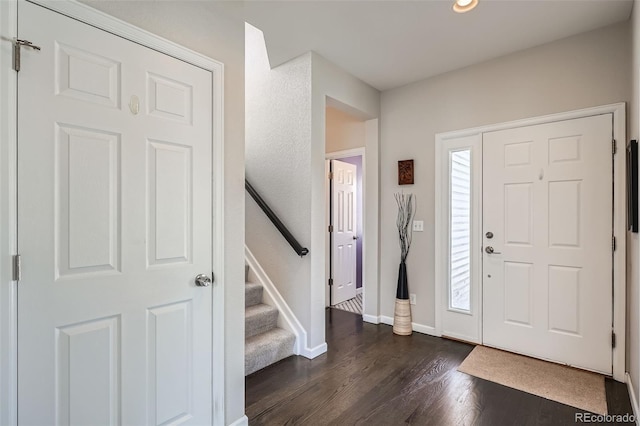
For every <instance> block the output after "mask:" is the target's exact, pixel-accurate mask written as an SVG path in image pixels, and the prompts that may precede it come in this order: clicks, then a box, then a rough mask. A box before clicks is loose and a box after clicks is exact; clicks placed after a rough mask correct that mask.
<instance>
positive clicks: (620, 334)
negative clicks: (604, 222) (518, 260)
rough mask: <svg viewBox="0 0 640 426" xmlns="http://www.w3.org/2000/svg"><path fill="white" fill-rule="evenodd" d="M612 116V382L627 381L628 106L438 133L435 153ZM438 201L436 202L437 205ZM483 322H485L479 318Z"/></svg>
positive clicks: (438, 294)
mask: <svg viewBox="0 0 640 426" xmlns="http://www.w3.org/2000/svg"><path fill="white" fill-rule="evenodd" d="M602 114H612V115H613V138H614V139H615V140H616V141H617V143H618V145H619V146H618V150H617V153H616V155H615V157H614V174H613V179H614V191H613V204H614V215H613V232H614V235H615V237H616V242H617V250H616V251H615V252H614V253H613V332H614V333H615V334H616V347H615V348H613V349H612V355H613V378H614V379H615V380H617V381H620V382H624V380H625V361H626V354H625V351H626V323H625V321H626V234H627V231H626V207H625V205H626V186H625V183H626V175H625V168H626V158H625V155H624V152H625V151H624V146H625V141H626V103H624V102H620V103H615V104H609V105H603V106H597V107H592V108H585V109H579V110H574V111H567V112H562V113H556V114H549V115H544V116H539V117H532V118H526V119H522V120H515V121H509V122H505V123H497V124H490V125H486V126H479V127H474V128H469V129H463V130H457V131H452V132H445V133H438V134H436V135H435V143H436V152H439V150H440V149H441V146H443V143H444V142H445V141H446V140H447V139H452V138H460V137H463V136H474V135H482V134H483V133H486V132H492V131H496V130H506V129H512V128H516V127H525V126H533V125H537V124H545V123H552V122H556V121H564V120H571V119H575V118H585V117H590V116H594V115H602ZM439 159H440V157H436V168H438V167H441V165H440V166H439V164H438V162H439ZM441 185H442V182H441V180H440V177H439V175H438V174H437V173H436V179H435V191H436V194H438V193H440V192H441V191H442V189H441V188H440V186H441ZM437 200H438V199H436V201H437ZM435 213H436V229H442V227H441V225H442V224H443V222H442V220H443V218H442V217H441V216H442V214H441V212H440V205H439V203H438V202H436V203H435ZM480 214H482V212H480ZM440 234H441V232H436V235H435V236H434V238H435V250H436V253H439V252H442V250H446V247H443V243H442V237H441V235H440ZM435 269H436V273H435V276H436V277H442V276H444V275H443V274H444V273H445V271H446V265H444V264H443V262H442V261H440V262H436V264H435ZM443 291H445V289H444V288H443V285H442V284H438V281H437V280H436V286H435V300H436V306H435V329H436V334H437V335H438V336H441V335H442V309H443V307H442V304H441V303H440V300H441V299H442V297H443V296H442V293H443ZM480 321H482V318H480Z"/></svg>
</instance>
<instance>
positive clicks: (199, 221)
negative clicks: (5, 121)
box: [18, 2, 221, 424]
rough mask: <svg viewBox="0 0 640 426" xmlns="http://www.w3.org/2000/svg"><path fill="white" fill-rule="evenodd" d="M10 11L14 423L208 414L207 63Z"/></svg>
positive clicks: (195, 418)
mask: <svg viewBox="0 0 640 426" xmlns="http://www.w3.org/2000/svg"><path fill="white" fill-rule="evenodd" d="M19 8H20V9H19V28H20V35H21V37H24V38H27V39H29V40H32V41H33V42H34V43H35V44H38V45H40V46H41V47H42V50H41V51H40V52H35V51H30V50H28V49H24V50H23V57H22V59H23V61H22V65H23V66H22V70H21V71H20V73H19V93H18V96H19V99H20V102H19V106H18V121H19V122H18V131H19V135H20V136H19V141H18V158H19V159H18V161H19V164H18V168H19V172H18V194H19V195H18V206H19V216H18V234H19V241H18V242H19V247H20V252H21V254H22V257H23V259H24V261H25V264H28V265H29V266H28V267H26V268H25V269H24V272H23V276H22V280H21V282H20V285H19V290H18V308H19V314H18V361H19V362H18V365H19V367H18V383H19V385H18V415H19V419H20V422H21V423H24V424H54V423H60V424H167V423H172V424H209V423H211V415H212V407H211V399H212V398H211V387H212V384H211V380H212V376H211V360H212V347H211V336H212V324H211V322H212V321H211V315H212V312H211V308H212V300H211V287H206V288H205V287H196V286H195V285H194V278H195V276H196V275H198V274H200V273H204V274H207V275H208V274H210V273H211V270H212V229H211V221H212V214H211V213H212V199H211V193H212V191H211V176H212V152H211V140H212V129H211V116H212V114H211V105H212V101H211V100H212V88H211V73H210V72H208V71H205V70H202V69H200V68H197V67H194V66H191V65H188V64H186V63H184V62H182V61H179V60H177V59H174V58H171V57H168V56H166V55H163V54H160V53H158V52H156V51H153V50H150V49H147V48H145V47H142V46H140V45H138V44H135V43H131V42H128V41H126V40H124V39H121V38H119V37H117V36H114V35H112V34H109V33H106V32H103V31H100V30H98V29H96V28H93V27H90V26H88V25H84V24H82V23H80V22H78V21H75V20H72V19H70V18H67V17H64V16H62V15H59V14H56V13H54V12H51V11H48V10H46V9H44V8H42V7H39V6H35V5H33V4H30V3H27V2H20V5H19ZM196 230H197V232H196ZM218 350H221V348H219V349H218Z"/></svg>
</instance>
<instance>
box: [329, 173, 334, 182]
mask: <svg viewBox="0 0 640 426" xmlns="http://www.w3.org/2000/svg"><path fill="white" fill-rule="evenodd" d="M331 179H333V172H329V180H331Z"/></svg>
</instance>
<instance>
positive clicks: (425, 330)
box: [380, 315, 440, 337]
mask: <svg viewBox="0 0 640 426" xmlns="http://www.w3.org/2000/svg"><path fill="white" fill-rule="evenodd" d="M380 322H381V323H382V324H387V325H391V326H392V325H393V317H387V316H384V315H380ZM411 329H412V330H413V331H415V332H416V333H422V334H428V335H429V336H435V337H440V335H439V334H438V333H437V332H436V329H435V327H431V326H430V325H424V324H418V323H416V322H412V323H411Z"/></svg>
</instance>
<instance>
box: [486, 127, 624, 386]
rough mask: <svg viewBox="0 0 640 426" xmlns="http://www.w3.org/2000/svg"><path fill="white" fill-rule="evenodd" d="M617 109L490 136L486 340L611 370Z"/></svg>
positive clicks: (589, 366)
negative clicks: (613, 112) (614, 112)
mask: <svg viewBox="0 0 640 426" xmlns="http://www.w3.org/2000/svg"><path fill="white" fill-rule="evenodd" d="M611 135H612V117H611V114H605V115H599V116H594V117H588V118H580V119H574V120H567V121H561V122H556V123H549V124H542V125H536V126H529V127H522V128H517V129H509V130H502V131H496V132H489V133H485V134H484V135H483V221H484V226H483V228H484V229H483V232H484V233H486V232H489V231H490V232H493V234H494V237H493V238H492V239H488V238H485V240H484V248H485V249H486V248H487V247H488V246H491V247H492V248H493V249H494V253H492V254H489V253H487V252H483V276H484V281H483V289H484V290H483V293H484V296H483V304H484V310H483V312H484V322H483V335H484V343H485V344H487V345H490V346H495V347H498V348H503V349H507V350H511V351H514V352H519V353H523V354H526V355H531V356H535V357H539V358H544V359H549V360H552V361H557V362H561V363H566V364H569V365H573V366H576V367H580V368H585V369H589V370H594V371H599V372H602V373H605V374H611V372H612V370H611V369H612V352H611V324H612V272H611V271H612V252H611V238H612V223H613V218H612V205H613V204H612V203H613V200H612V174H613V170H612V161H611Z"/></svg>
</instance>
